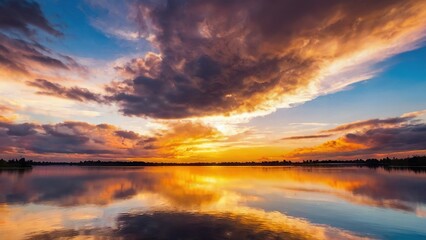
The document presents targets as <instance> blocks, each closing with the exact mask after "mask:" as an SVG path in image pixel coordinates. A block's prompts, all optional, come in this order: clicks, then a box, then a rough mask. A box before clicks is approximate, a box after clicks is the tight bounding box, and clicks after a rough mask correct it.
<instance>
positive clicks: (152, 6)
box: [0, 0, 426, 162]
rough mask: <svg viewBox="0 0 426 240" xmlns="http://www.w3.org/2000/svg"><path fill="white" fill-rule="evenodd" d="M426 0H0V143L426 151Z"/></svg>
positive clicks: (215, 155) (344, 155) (53, 149)
mask: <svg viewBox="0 0 426 240" xmlns="http://www.w3.org/2000/svg"><path fill="white" fill-rule="evenodd" d="M425 22H426V2H425V1H423V0H407V1H397V0H378V1H374V2H371V1H361V2H360V1H355V0H324V1H315V0H308V1H303V2H301V1H293V0H280V1H268V2H265V1H255V0H244V1H243V0H226V1H224V0H197V1H196V0H179V1H176V0H175V1H167V0H158V1H152V0H124V1H114V0H96V1H95V0H78V1H58V0H39V1H30V0H22V1H13V0H0V157H2V158H16V157H22V156H24V157H27V158H31V159H35V160H44V161H82V160H127V161H161V162H221V161H265V160H283V159H287V160H293V161H300V160H307V159H358V158H371V157H374V158H382V157H408V156H413V155H422V154H426V94H424V93H425V92H426V61H425V57H426V44H425V36H426V24H425Z"/></svg>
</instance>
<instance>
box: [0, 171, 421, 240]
mask: <svg viewBox="0 0 426 240" xmlns="http://www.w3.org/2000/svg"><path fill="white" fill-rule="evenodd" d="M0 181H1V182H2V186H1V187H0V213H1V215H0V235H2V236H15V237H17V238H23V237H25V236H33V235H34V236H36V234H52V233H53V232H54V231H59V232H55V234H65V233H66V234H71V233H72V234H74V235H75V237H82V236H81V234H82V233H81V230H82V229H83V230H84V229H86V230H87V231H86V230H85V234H88V236H93V235H99V234H103V233H105V232H106V234H107V235H111V234H112V235H114V234H115V235H117V236H121V237H123V235H120V234H124V233H120V232H118V230H117V229H119V228H117V224H118V223H117V221H118V220H117V219H121V217H123V214H124V215H125V214H136V215H135V216H136V217H135V216H133V215H132V217H131V218H125V217H123V219H130V220H131V221H142V220H144V221H145V220H146V219H147V216H146V215H145V214H151V215H150V217H149V219H150V221H157V220H158V221H160V220H161V219H162V217H164V216H169V217H176V216H177V215H178V216H179V217H182V218H188V221H189V220H191V221H202V222H203V221H204V220H202V218H204V217H205V218H207V219H209V221H222V220H223V221H225V220H226V221H225V222H226V224H225V223H224V224H225V225H226V226H228V225H229V224H230V223H232V224H239V227H242V226H244V227H243V228H241V229H245V228H246V227H247V226H252V225H253V224H254V225H257V226H259V227H261V228H264V229H266V230H265V231H267V232H269V233H273V234H275V235H277V236H284V235H280V234H285V233H291V234H295V235H294V236H295V238H297V239H302V238H313V237H315V238H317V239H335V238H336V236H338V237H337V238H345V239H346V238H358V236H357V235H354V234H352V233H350V232H347V231H342V230H339V229H336V228H333V227H330V226H326V225H321V226H319V225H316V224H312V223H311V222H309V221H308V220H304V219H299V218H294V217H290V216H287V215H286V214H283V213H281V212H275V211H267V210H264V209H262V208H261V207H253V205H252V203H261V204H260V205H256V206H268V204H269V202H271V201H280V199H281V198H292V199H301V200H309V201H328V202H336V203H337V202H342V201H343V202H344V201H346V202H350V203H351V204H356V205H370V206H378V207H382V208H392V209H397V210H403V211H406V212H410V213H412V214H417V215H418V216H420V217H422V216H424V212H425V210H424V209H425V208H424V204H425V203H426V193H425V192H424V191H422V190H419V189H422V188H421V186H424V183H425V182H426V175H425V174H415V173H411V172H392V173H389V172H387V171H384V170H380V169H379V170H371V169H365V168H364V169H356V168H349V167H348V168H293V167H147V168H108V167H105V168H80V167H36V168H34V169H33V170H32V171H30V172H28V173H23V174H13V173H1V174H0ZM407 186H409V187H407ZM262 204H263V205H262ZM164 213H166V215H165V214H164ZM168 214H171V215H168ZM176 214H177V215H176ZM187 214H190V215H187ZM191 214H195V215H196V216H193V215H191ZM200 216H201V217H200ZM157 217H158V219H157ZM152 218H154V219H152ZM135 219H136V220H135ZM218 219H219V220H218ZM224 219H225V220H224ZM130 220H129V221H130ZM123 221H124V220H123ZM118 222H120V221H118ZM29 223H32V224H29ZM121 224H124V225H126V221H124V223H121ZM200 224H202V223H200ZM203 224H204V222H203ZM232 224H231V225H232ZM233 227H236V226H233ZM232 229H233V230H232V231H240V230H241V229H240V228H232ZM65 230H66V231H65ZM69 230H73V231H77V230H78V231H77V232H73V231H71V232H70V231H69ZM63 231H65V232H63ZM230 231H231V230H230ZM253 234H259V233H258V232H257V233H253ZM291 236H293V235H291ZM45 237H46V236H45ZM86 237H87V236H86ZM14 239H16V238H14Z"/></svg>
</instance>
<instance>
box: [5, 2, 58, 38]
mask: <svg viewBox="0 0 426 240" xmlns="http://www.w3.org/2000/svg"><path fill="white" fill-rule="evenodd" d="M34 28H38V29H40V30H43V31H45V32H47V33H49V34H51V35H54V36H62V33H61V32H60V31H58V30H56V29H55V28H54V27H53V26H52V24H51V23H50V22H49V21H48V20H47V19H46V18H45V17H44V15H43V13H42V11H41V9H40V6H39V5H38V3H35V2H31V1H13V0H4V1H2V2H0V29H8V30H12V31H18V32H20V33H23V34H25V35H27V36H32V35H34V34H35V30H34Z"/></svg>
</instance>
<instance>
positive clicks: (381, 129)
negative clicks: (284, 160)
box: [287, 111, 426, 159]
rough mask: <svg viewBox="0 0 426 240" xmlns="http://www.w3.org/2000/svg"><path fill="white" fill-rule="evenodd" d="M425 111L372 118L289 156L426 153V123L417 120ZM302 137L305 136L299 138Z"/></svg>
mask: <svg viewBox="0 0 426 240" xmlns="http://www.w3.org/2000/svg"><path fill="white" fill-rule="evenodd" d="M424 113H425V112H424V111H419V112H415V113H409V114H404V115H402V116H401V117H395V118H387V119H371V120H366V121H359V122H354V123H349V124H343V125H340V126H338V127H336V128H333V129H329V130H326V131H323V132H331V133H339V132H340V133H343V136H340V137H338V138H337V139H335V140H331V141H327V142H325V143H322V144H320V145H318V146H314V147H304V148H299V149H296V150H294V151H293V152H291V153H290V154H288V155H287V157H296V158H303V159H306V158H316V159H324V158H340V157H342V158H351V157H352V158H354V157H357V158H359V157H375V156H380V155H386V156H389V155H401V154H405V155H412V154H415V153H425V152H426V148H425V146H426V123H424V122H423V121H421V120H420V119H416V117H418V116H421V115H422V114H424ZM298 137H299V138H300V137H302V138H303V136H298Z"/></svg>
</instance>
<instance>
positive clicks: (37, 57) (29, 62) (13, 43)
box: [0, 0, 85, 74]
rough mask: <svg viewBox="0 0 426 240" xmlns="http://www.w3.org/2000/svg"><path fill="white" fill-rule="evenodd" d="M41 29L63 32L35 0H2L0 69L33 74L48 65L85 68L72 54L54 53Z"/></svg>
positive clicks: (82, 69) (57, 34) (59, 33)
mask: <svg viewBox="0 0 426 240" xmlns="http://www.w3.org/2000/svg"><path fill="white" fill-rule="evenodd" d="M41 32H44V33H47V34H48V35H50V36H53V37H55V38H56V37H60V36H62V35H63V34H62V33H61V32H60V31H59V30H57V29H56V28H55V27H54V26H53V25H52V24H51V23H50V22H49V21H48V20H47V19H46V17H45V16H44V14H43V12H42V11H41V8H40V6H39V5H38V3H36V2H33V1H25V0H24V1H13V0H2V1H0V68H3V70H4V71H7V72H17V73H24V74H30V73H31V72H33V71H34V70H37V69H38V70H40V69H41V70H45V68H46V67H47V68H53V69H63V70H71V69H74V70H77V71H81V72H83V71H85V68H84V67H82V66H81V65H79V64H78V63H77V62H76V61H75V60H74V59H72V58H71V57H69V56H64V55H60V54H56V53H53V52H52V51H51V50H49V49H48V48H46V47H44V46H43V45H41V44H40V43H39V42H38V40H37V38H38V36H39V35H40V33H41Z"/></svg>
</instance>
